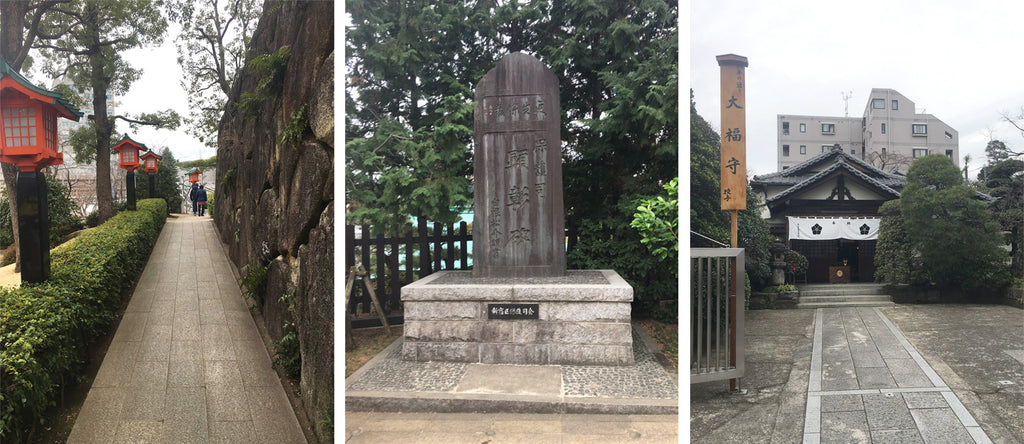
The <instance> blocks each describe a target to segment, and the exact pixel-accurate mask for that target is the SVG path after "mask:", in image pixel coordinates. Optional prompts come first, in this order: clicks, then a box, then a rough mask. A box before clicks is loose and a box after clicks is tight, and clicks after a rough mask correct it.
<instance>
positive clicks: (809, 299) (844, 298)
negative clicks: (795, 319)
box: [800, 294, 890, 304]
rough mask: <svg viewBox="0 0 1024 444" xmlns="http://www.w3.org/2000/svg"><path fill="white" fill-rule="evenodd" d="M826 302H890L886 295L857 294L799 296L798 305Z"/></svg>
mask: <svg viewBox="0 0 1024 444" xmlns="http://www.w3.org/2000/svg"><path fill="white" fill-rule="evenodd" d="M826 302H890V298H889V296H888V295H884V294H858V295H852V294H851V295H837V296H821V295H814V296H808V295H806V294H801V295H800V303H801V304H808V303H814V304H818V303H826Z"/></svg>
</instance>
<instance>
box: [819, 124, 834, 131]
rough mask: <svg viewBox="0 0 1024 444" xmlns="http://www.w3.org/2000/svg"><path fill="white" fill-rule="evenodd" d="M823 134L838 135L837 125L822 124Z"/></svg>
mask: <svg viewBox="0 0 1024 444" xmlns="http://www.w3.org/2000/svg"><path fill="white" fill-rule="evenodd" d="M821 133H822V134H835V133H836V124H834V123H822V124H821Z"/></svg>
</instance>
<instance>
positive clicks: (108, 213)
mask: <svg viewBox="0 0 1024 444" xmlns="http://www.w3.org/2000/svg"><path fill="white" fill-rule="evenodd" d="M95 8H96V6H95V5H94V4H93V3H87V4H86V8H85V14H84V15H85V20H84V22H85V23H84V26H85V27H86V29H87V30H88V32H89V34H90V35H89V37H90V39H91V40H92V42H90V45H89V66H90V67H91V69H92V73H91V76H90V77H91V79H90V83H92V109H93V118H94V119H95V121H94V122H95V126H96V206H97V211H98V216H99V223H101V224H102V223H103V222H106V221H107V220H110V218H112V217H114V198H113V196H112V195H111V191H112V188H111V182H110V134H111V133H112V132H113V131H114V125H113V122H111V121H110V118H108V117H107V88H108V84H109V82H110V77H111V75H108V74H107V73H106V72H105V70H104V69H105V68H106V65H107V63H106V59H105V57H104V56H103V51H102V48H101V47H100V46H99V42H100V34H99V25H98V24H97V23H98V11H96V9H95Z"/></svg>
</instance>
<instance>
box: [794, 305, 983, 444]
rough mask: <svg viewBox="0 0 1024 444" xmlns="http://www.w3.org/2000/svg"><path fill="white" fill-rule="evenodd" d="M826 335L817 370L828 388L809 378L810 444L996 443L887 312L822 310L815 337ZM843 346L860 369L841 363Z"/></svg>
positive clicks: (815, 353)
mask: <svg viewBox="0 0 1024 444" xmlns="http://www.w3.org/2000/svg"><path fill="white" fill-rule="evenodd" d="M883 327H884V328H883ZM819 330H820V331H821V332H820V333H819ZM819 337H820V338H822V339H821V340H820V341H819V340H817V339H816V340H815V344H814V348H813V350H812V365H811V370H810V371H811V374H812V375H815V374H820V375H821V376H820V381H821V383H820V389H817V385H816V381H817V378H813V377H811V378H809V379H808V387H809V390H808V402H807V407H806V415H805V424H804V436H803V442H805V443H817V442H822V443H846V442H850V443H870V442H896V443H903V442H908V443H910V442H923V443H926V444H933V443H947V442H948V443H970V442H978V443H985V442H991V441H990V440H989V438H988V436H987V435H986V434H985V432H984V431H983V430H982V428H981V427H980V426H979V425H978V423H977V422H976V421H975V419H974V417H973V416H972V415H971V413H970V412H969V411H968V410H967V409H966V408H965V407H964V405H963V404H962V403H961V401H960V399H959V398H958V397H957V396H956V394H954V393H953V391H952V390H951V389H950V388H949V386H948V385H946V383H945V382H944V381H943V380H942V379H941V378H939V377H938V376H937V374H936V373H935V371H934V369H932V368H931V366H930V365H929V364H928V363H927V361H925V360H924V358H923V357H922V356H921V355H920V353H919V352H918V351H917V350H916V349H915V348H914V347H913V346H912V345H911V344H910V342H909V341H908V340H907V339H906V338H905V337H904V336H903V334H902V333H901V332H900V331H899V329H897V328H896V326H895V325H894V324H893V323H892V322H891V321H890V320H889V319H888V318H886V317H885V315H884V314H883V313H882V312H881V311H880V310H879V309H876V308H827V309H817V313H816V315H815V338H819ZM844 338H845V343H844ZM876 340H877V341H878V342H877V343H878V344H881V347H884V348H888V349H889V350H888V351H887V352H886V356H890V357H889V358H885V357H884V356H883V355H882V354H881V352H880V351H879V350H880V346H879V345H877V344H876V342H875V341H876ZM896 344H899V346H900V347H902V348H903V349H904V350H905V353H906V355H907V356H909V357H910V359H907V358H902V357H897V356H903V354H901V353H897V352H895V351H894V350H892V348H893V347H894V345H896ZM826 347H827V348H826ZM843 348H846V349H848V350H851V352H850V353H851V355H852V356H853V361H854V362H855V363H857V365H853V366H851V365H850V364H849V363H848V362H847V361H842V360H840V361H835V359H836V357H842V356H843V353H842V349H843ZM819 356H821V357H822V358H819ZM830 359H831V361H830ZM823 361H824V362H823ZM879 364H880V365H879ZM897 382H898V383H897ZM858 398H859V399H858Z"/></svg>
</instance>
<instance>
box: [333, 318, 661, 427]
mask: <svg viewBox="0 0 1024 444" xmlns="http://www.w3.org/2000/svg"><path fill="white" fill-rule="evenodd" d="M632 332H633V355H634V360H635V364H633V365H627V366H620V367H613V366H576V365H547V366H517V365H504V364H467V363H458V362H415V361H404V360H402V359H401V354H402V352H401V343H402V339H401V338H398V339H396V340H395V342H394V343H392V344H391V345H390V346H388V348H386V349H385V350H384V351H382V352H381V353H380V354H378V355H377V356H376V357H374V358H373V359H372V360H370V362H368V363H366V364H365V365H364V366H363V367H362V368H360V369H359V371H357V372H356V373H354V374H353V375H352V376H350V377H349V378H348V379H347V380H346V388H345V393H346V395H345V405H346V410H347V411H378V412H388V411H403V412H416V411H431V412H452V413H455V412H535V413H572V412H581V413H622V414H631V413H648V414H675V413H678V408H679V405H678V403H679V401H678V399H679V386H678V382H677V381H676V379H675V375H674V374H672V373H669V372H668V371H666V370H665V369H664V368H663V367H661V365H660V364H658V363H657V361H655V360H654V355H653V354H652V353H651V352H650V351H649V348H648V347H649V346H648V344H647V342H648V341H649V339H646V340H645V338H644V336H643V335H644V333H643V332H641V331H639V330H638V329H633V330H632Z"/></svg>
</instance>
